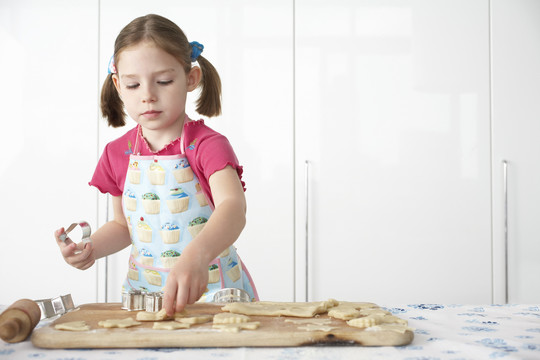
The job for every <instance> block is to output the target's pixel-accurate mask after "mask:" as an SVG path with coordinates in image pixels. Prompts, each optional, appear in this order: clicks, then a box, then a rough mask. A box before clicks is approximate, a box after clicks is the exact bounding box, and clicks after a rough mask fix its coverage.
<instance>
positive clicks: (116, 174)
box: [89, 120, 246, 205]
mask: <svg viewBox="0 0 540 360" xmlns="http://www.w3.org/2000/svg"><path fill="white" fill-rule="evenodd" d="M183 135H184V141H183V144H184V148H185V150H184V153H185V155H186V157H187V159H188V161H189V164H190V166H191V169H192V170H193V172H194V173H195V175H196V176H197V178H198V179H199V183H200V184H201V188H202V190H203V192H204V193H205V194H206V195H207V197H208V199H210V201H211V202H212V205H214V199H213V197H212V193H211V191H210V185H209V184H208V179H209V178H210V176H211V175H212V174H213V173H215V172H216V171H219V170H221V169H223V168H225V167H226V166H227V165H230V166H231V167H232V168H233V169H236V172H237V173H238V177H239V179H240V181H241V182H242V186H243V187H244V191H245V190H246V188H245V183H244V182H243V181H242V172H243V169H242V166H240V165H239V164H238V159H237V158H236V155H235V153H234V151H233V149H232V147H231V144H230V143H229V141H228V140H227V138H226V137H225V136H223V135H221V134H220V133H218V132H216V131H214V130H212V129H210V128H209V127H208V126H206V125H205V124H204V120H198V121H188V122H186V123H185V124H184V130H183ZM137 136H138V137H139V139H138V142H137V141H136V140H137ZM136 142H137V144H138V145H137V146H138V149H137V150H138V152H140V155H177V154H180V153H181V152H180V144H181V141H180V138H177V139H176V140H174V141H173V142H171V143H170V144H168V145H167V146H165V147H164V148H163V149H161V150H160V151H158V152H153V151H152V150H151V149H150V148H149V146H148V143H147V142H146V140H145V139H144V138H143V137H142V136H141V135H138V131H137V127H134V128H133V129H131V130H129V131H128V132H127V133H125V134H124V135H123V136H121V137H120V138H118V139H116V140H114V141H111V142H110V143H108V144H107V146H105V150H103V154H102V155H101V158H100V159H99V162H98V164H97V166H96V170H95V172H94V176H92V180H91V181H90V182H89V184H90V185H92V186H95V187H97V188H98V189H99V191H101V192H102V193H110V194H111V195H112V196H121V195H122V193H123V192H124V182H125V180H126V174H127V169H128V166H129V156H130V155H131V154H132V152H133V151H134V149H133V147H134V146H135V143H136Z"/></svg>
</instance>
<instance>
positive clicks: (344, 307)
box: [328, 301, 379, 320]
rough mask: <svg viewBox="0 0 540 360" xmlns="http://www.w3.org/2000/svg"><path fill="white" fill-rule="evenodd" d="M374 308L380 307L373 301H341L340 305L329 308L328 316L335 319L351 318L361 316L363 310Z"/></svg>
mask: <svg viewBox="0 0 540 360" xmlns="http://www.w3.org/2000/svg"><path fill="white" fill-rule="evenodd" d="M372 308H379V307H378V306H377V305H375V304H373V303H353V302H346V301H340V302H339V305H338V306H335V307H333V308H331V309H330V310H328V316H330V317H333V318H335V319H341V320H351V319H355V318H357V317H360V316H361V315H362V311H363V310H365V309H372Z"/></svg>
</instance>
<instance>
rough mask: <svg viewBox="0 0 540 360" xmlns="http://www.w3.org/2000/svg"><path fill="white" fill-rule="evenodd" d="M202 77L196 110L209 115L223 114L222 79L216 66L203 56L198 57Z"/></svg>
mask: <svg viewBox="0 0 540 360" xmlns="http://www.w3.org/2000/svg"><path fill="white" fill-rule="evenodd" d="M197 62H198V63H199V66H200V67H201V71H202V79H201V82H200V83H199V87H200V88H201V94H200V96H199V98H198V99H197V102H196V104H197V108H196V111H197V112H198V113H199V114H201V115H205V116H208V117H212V116H218V115H220V114H221V80H220V78H219V74H218V72H217V70H216V68H215V67H214V66H213V65H212V64H211V63H210V62H209V61H208V60H206V59H205V58H204V57H203V56H199V57H198V58H197Z"/></svg>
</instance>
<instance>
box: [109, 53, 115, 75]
mask: <svg viewBox="0 0 540 360" xmlns="http://www.w3.org/2000/svg"><path fill="white" fill-rule="evenodd" d="M108 72H109V74H116V65H115V64H114V55H113V56H111V60H109V66H108Z"/></svg>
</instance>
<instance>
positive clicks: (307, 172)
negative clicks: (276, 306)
mask: <svg viewBox="0 0 540 360" xmlns="http://www.w3.org/2000/svg"><path fill="white" fill-rule="evenodd" d="M309 167H310V163H309V160H306V162H305V179H304V180H305V189H306V192H305V194H304V197H305V204H306V218H305V226H306V229H305V230H306V238H305V243H306V301H309Z"/></svg>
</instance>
